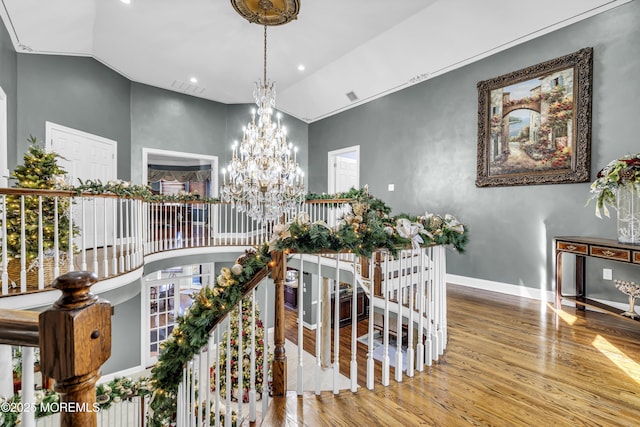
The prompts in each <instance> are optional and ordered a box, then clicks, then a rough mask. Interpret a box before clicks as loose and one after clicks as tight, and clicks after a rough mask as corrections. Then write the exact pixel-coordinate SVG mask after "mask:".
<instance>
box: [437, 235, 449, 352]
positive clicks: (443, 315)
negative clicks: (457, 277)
mask: <svg viewBox="0 0 640 427" xmlns="http://www.w3.org/2000/svg"><path fill="white" fill-rule="evenodd" d="M436 250H437V252H438V264H439V266H440V269H439V275H438V282H439V283H438V287H439V289H440V298H439V300H438V303H439V305H440V321H439V324H440V330H439V331H438V332H439V336H438V338H439V340H440V346H439V348H438V354H439V355H440V356H442V355H443V354H444V349H445V348H446V347H447V334H446V332H447V281H446V269H447V266H446V262H447V261H446V258H445V252H444V246H442V245H438V246H436Z"/></svg>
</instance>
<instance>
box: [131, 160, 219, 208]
mask: <svg viewBox="0 0 640 427" xmlns="http://www.w3.org/2000/svg"><path fill="white" fill-rule="evenodd" d="M154 166H156V167H160V169H165V170H166V171H170V172H172V173H171V174H170V175H172V176H173V177H174V178H179V176H180V175H182V174H180V173H179V172H185V174H186V173H187V172H197V171H198V170H202V171H208V173H207V174H206V175H209V176H208V179H206V180H205V181H208V182H207V184H206V185H205V186H204V187H203V188H202V189H200V190H199V191H194V190H195V188H187V187H184V185H183V186H182V187H180V185H179V184H180V183H183V184H184V183H186V182H191V183H192V184H191V185H192V186H194V184H193V183H194V182H201V181H189V180H188V179H187V178H185V179H172V180H170V181H169V180H162V179H161V178H159V179H160V181H165V186H164V187H165V188H166V189H167V192H169V191H174V190H175V189H176V188H178V187H180V188H179V189H182V190H185V191H189V190H190V191H192V192H198V193H199V194H200V195H201V196H204V197H217V196H218V157H217V156H207V155H204V154H195V153H183V152H179V151H170V150H160V149H155V148H143V149H142V184H143V185H151V181H154V180H155V179H158V178H152V179H150V178H151V176H150V174H151V173H153V171H150V167H151V168H153V167H154ZM167 176H169V174H167ZM200 179H202V178H200ZM176 181H177V182H176ZM156 182H159V181H156ZM154 185H156V186H157V185H158V184H154ZM162 187H163V186H162V184H160V185H159V186H158V189H157V190H158V191H160V192H161V191H162ZM203 190H204V191H203ZM203 193H204V194H203Z"/></svg>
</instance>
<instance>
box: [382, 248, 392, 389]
mask: <svg viewBox="0 0 640 427" xmlns="http://www.w3.org/2000/svg"><path fill="white" fill-rule="evenodd" d="M390 258H391V255H389V254H385V265H384V286H383V287H382V294H383V295H384V321H383V324H384V325H383V328H382V330H383V334H382V335H383V336H382V345H383V346H384V352H383V356H382V385H383V386H385V387H387V386H388V385H389V293H390V292H391V288H392V287H391V286H390V285H389V283H390V282H391V280H390V278H389V264H390V263H391V260H390Z"/></svg>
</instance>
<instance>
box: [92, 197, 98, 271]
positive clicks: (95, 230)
mask: <svg viewBox="0 0 640 427" xmlns="http://www.w3.org/2000/svg"><path fill="white" fill-rule="evenodd" d="M92 225H93V272H94V273H96V275H98V198H97V197H94V198H93V224H92Z"/></svg>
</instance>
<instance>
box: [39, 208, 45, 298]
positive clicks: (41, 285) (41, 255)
mask: <svg viewBox="0 0 640 427" xmlns="http://www.w3.org/2000/svg"><path fill="white" fill-rule="evenodd" d="M38 266H39V268H38V289H44V236H43V228H42V196H38Z"/></svg>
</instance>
